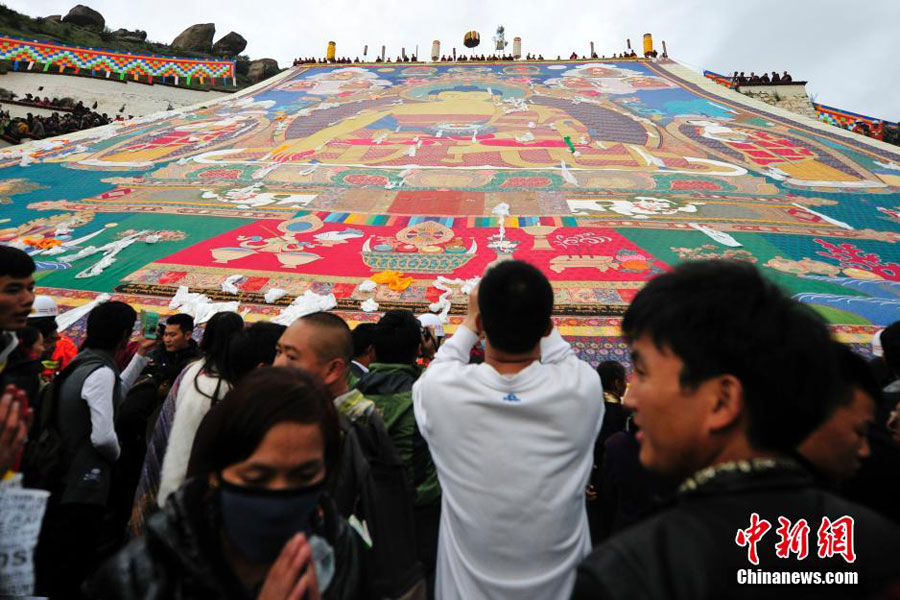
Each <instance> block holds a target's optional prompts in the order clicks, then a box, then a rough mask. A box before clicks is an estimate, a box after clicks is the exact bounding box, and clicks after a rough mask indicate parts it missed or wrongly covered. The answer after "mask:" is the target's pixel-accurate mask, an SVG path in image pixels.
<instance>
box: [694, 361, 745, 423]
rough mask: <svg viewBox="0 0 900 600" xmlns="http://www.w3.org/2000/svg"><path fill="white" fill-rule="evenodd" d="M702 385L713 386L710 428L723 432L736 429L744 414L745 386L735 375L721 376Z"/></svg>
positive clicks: (711, 391) (711, 390)
mask: <svg viewBox="0 0 900 600" xmlns="http://www.w3.org/2000/svg"><path fill="white" fill-rule="evenodd" d="M702 385H708V386H711V389H710V390H709V392H710V393H711V394H713V397H712V398H711V401H710V413H709V420H708V422H709V427H710V430H711V431H721V430H723V429H729V428H731V427H734V426H735V425H736V424H737V423H738V422H739V421H740V420H741V418H742V416H743V413H744V386H743V385H742V384H741V381H740V380H739V379H738V378H737V377H735V376H734V375H719V376H718V377H715V378H713V379H712V380H710V381H707V382H705V383H704V384H702Z"/></svg>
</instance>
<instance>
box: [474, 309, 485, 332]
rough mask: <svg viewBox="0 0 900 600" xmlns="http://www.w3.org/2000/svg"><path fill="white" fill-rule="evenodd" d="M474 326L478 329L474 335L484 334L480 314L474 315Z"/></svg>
mask: <svg viewBox="0 0 900 600" xmlns="http://www.w3.org/2000/svg"><path fill="white" fill-rule="evenodd" d="M475 326H476V327H478V331H476V332H475V333H484V324H483V323H482V322H481V313H480V312H479V313H478V314H477V315H475Z"/></svg>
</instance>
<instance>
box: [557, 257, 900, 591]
mask: <svg viewBox="0 0 900 600" xmlns="http://www.w3.org/2000/svg"><path fill="white" fill-rule="evenodd" d="M622 330H623V333H624V334H625V338H626V340H627V341H628V343H629V345H630V346H631V352H632V359H633V361H634V372H635V378H634V379H633V380H632V383H631V386H630V387H629V390H628V395H627V396H626V399H625V403H626V406H628V407H629V408H631V409H632V410H633V411H634V415H635V416H634V419H635V423H636V424H637V425H638V426H639V427H640V432H639V433H638V434H637V440H638V442H639V443H640V445H641V448H640V461H641V463H642V464H643V465H644V466H646V467H648V468H649V469H651V470H653V471H656V472H658V473H661V474H664V475H668V476H670V477H677V478H679V479H681V480H682V483H681V485H680V487H679V492H678V495H677V496H676V499H675V501H674V502H673V503H672V505H671V506H670V507H669V508H667V509H665V510H663V511H661V512H659V513H658V514H656V515H655V516H654V517H652V518H650V519H648V520H646V521H644V522H642V523H640V524H638V525H635V526H634V527H632V528H630V529H628V530H626V531H624V532H622V533H621V534H620V535H618V536H615V537H613V538H611V539H610V540H609V541H607V542H605V543H604V544H602V545H601V546H599V547H598V548H596V549H595V551H594V552H593V553H592V554H591V555H590V556H589V557H588V558H587V559H586V560H585V561H584V562H583V563H582V564H581V565H580V566H579V568H578V575H577V580H576V584H575V590H574V594H573V598H576V599H579V600H580V599H582V598H629V599H640V598H653V599H666V598H677V599H682V598H683V599H693V600H696V599H702V598H758V597H766V598H791V599H795V598H848V597H854V598H866V597H872V596H875V595H877V594H878V593H880V592H881V591H882V590H884V589H885V588H886V587H887V586H889V585H891V584H892V583H894V582H895V579H896V578H897V577H898V576H900V572H898V569H897V563H896V557H897V556H898V552H900V529H898V528H897V527H896V526H895V525H894V524H892V523H891V522H890V521H887V520H885V519H883V518H882V517H880V516H878V515H877V514H876V513H874V512H872V511H870V510H868V509H866V508H864V507H862V506H859V505H856V504H853V503H851V502H848V501H846V500H843V499H841V498H839V497H837V496H835V495H832V494H830V493H828V492H826V491H823V490H821V489H820V488H818V487H816V486H815V485H814V483H813V480H812V478H811V476H810V475H809V474H808V473H807V472H806V471H805V470H804V469H803V468H802V467H800V466H799V465H798V464H797V463H796V462H794V461H792V460H790V459H789V458H787V456H788V455H789V454H790V453H791V452H792V451H793V449H794V448H795V447H796V446H797V445H798V444H799V443H800V442H801V441H802V440H803V439H804V438H805V437H806V436H807V435H808V434H809V433H810V432H811V431H812V430H813V429H815V428H816V427H817V426H818V425H819V424H820V423H821V422H822V421H823V420H824V418H825V416H826V415H827V414H828V413H829V412H830V410H831V408H832V405H833V402H834V390H836V389H838V386H837V372H838V369H837V360H836V357H835V354H836V353H835V349H834V345H833V342H832V341H831V339H830V335H829V332H828V329H827V327H826V325H825V323H824V322H823V321H822V320H821V318H820V317H818V315H816V314H815V313H814V312H813V311H812V310H810V309H808V308H807V307H805V306H803V305H801V304H799V303H797V302H795V301H794V300H792V299H790V298H787V297H786V296H784V294H783V293H782V292H781V291H780V290H779V289H778V288H777V287H776V286H775V285H774V284H773V283H771V282H769V281H767V280H766V279H765V278H764V277H762V275H761V274H760V273H759V272H758V271H757V270H756V268H755V267H753V266H752V265H750V264H748V263H739V262H732V261H697V262H689V263H684V264H682V265H680V266H678V267H676V268H675V269H674V270H673V271H672V272H670V273H668V274H665V275H661V276H659V277H657V278H656V279H654V280H652V281H651V282H650V283H649V284H647V286H646V287H645V288H644V289H643V290H641V292H640V293H638V295H637V296H636V297H635V299H634V301H633V302H632V304H631V306H630V307H629V308H628V311H627V312H626V314H625V317H624V319H623V322H622ZM847 572H851V574H849V575H847V574H846V573H847ZM835 574H837V576H840V577H842V578H843V577H848V578H851V580H852V578H856V581H857V583H856V584H855V585H824V583H825V582H827V581H828V580H829V578H832V577H835ZM771 582H777V583H783V582H788V583H791V584H792V585H764V584H765V583H771ZM818 582H821V584H817V583H818Z"/></svg>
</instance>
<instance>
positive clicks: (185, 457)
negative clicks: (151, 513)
mask: <svg viewBox="0 0 900 600" xmlns="http://www.w3.org/2000/svg"><path fill="white" fill-rule="evenodd" d="M193 385H194V381H193V379H191V380H188V379H187V378H185V379H184V381H183V382H182V387H181V388H180V390H179V392H184V391H185V387H184V386H190V387H193ZM210 406H211V401H210V399H209V398H207V397H206V396H202V395H201V394H185V395H184V397H183V398H182V401H181V402H177V400H176V408H175V418H174V419H173V422H172V431H171V432H170V433H169V442H168V445H167V447H166V454H165V457H164V458H163V464H162V470H161V472H160V476H159V493H158V494H157V496H156V501H157V503H158V504H159V507H160V508H163V507H164V506H165V505H166V500H167V499H168V497H169V495H170V494H171V493H172V492H174V491H175V490H177V489H178V488H179V487H181V484H182V483H184V480H185V477H187V470H188V462H189V461H190V459H191V448H193V446H194V438H195V437H196V436H197V430H198V429H199V428H200V422H201V421H203V417H205V416H206V413H207V412H209V407H210Z"/></svg>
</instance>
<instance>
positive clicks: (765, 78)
mask: <svg viewBox="0 0 900 600" xmlns="http://www.w3.org/2000/svg"><path fill="white" fill-rule="evenodd" d="M793 82H794V78H793V77H791V74H790V73H788V72H787V71H785V72H784V73H782V74H781V75H779V74H778V71H772V76H771V77H770V76H769V74H768V73H763V74H762V75H757V74H756V73H754V72H752V71H751V72H750V75H749V76H748V75H746V74H745V73H744V72H743V71H741V72H740V73H738V72H737V71H735V72H734V75H732V76H731V83H732V86H735V87H737V86H739V85H747V84H750V85H759V84H770V85H786V84H789V83H793Z"/></svg>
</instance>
